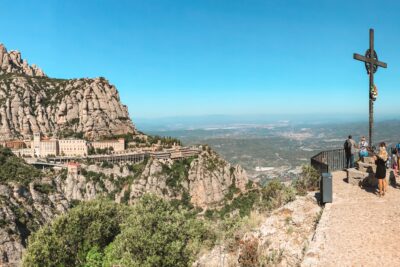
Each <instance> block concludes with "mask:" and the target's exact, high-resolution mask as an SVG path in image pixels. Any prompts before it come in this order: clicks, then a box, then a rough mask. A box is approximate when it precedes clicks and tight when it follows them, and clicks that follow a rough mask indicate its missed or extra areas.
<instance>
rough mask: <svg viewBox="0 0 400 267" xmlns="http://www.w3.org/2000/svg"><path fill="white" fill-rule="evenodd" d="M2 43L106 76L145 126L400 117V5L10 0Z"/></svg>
mask: <svg viewBox="0 0 400 267" xmlns="http://www.w3.org/2000/svg"><path fill="white" fill-rule="evenodd" d="M0 7H1V12H0V25H1V27H0V42H1V43H4V44H5V45H6V47H7V48H8V49H9V50H13V49H16V50H20V51H21V52H22V56H23V58H26V59H27V60H28V62H29V63H35V64H37V65H39V66H40V67H41V68H42V69H43V70H44V71H45V72H46V73H47V74H48V75H49V76H51V77H58V78H74V77H97V76H104V77H106V78H107V79H108V80H109V81H110V82H111V83H112V84H115V85H116V86H117V88H118V90H119V92H120V95H121V99H122V102H123V103H124V104H127V105H128V107H129V111H130V115H131V116H132V117H133V118H135V117H139V118H146V117H164V116H182V115H207V114H228V115H236V114H282V113H284V114H319V115H320V114H324V113H326V114H363V113H364V114H365V116H367V114H368V113H367V112H368V76H367V74H366V71H365V68H364V65H363V63H361V62H359V61H355V60H353V58H352V55H353V53H354V52H357V53H362V54H363V53H364V52H365V50H366V49H367V48H368V30H369V28H370V27H373V28H374V29H375V47H376V50H377V52H378V56H379V59H380V60H382V61H385V62H387V63H388V69H379V70H378V72H377V73H376V78H375V81H376V84H377V87H378V90H379V96H378V100H377V102H376V105H375V106H376V113H377V114H381V115H382V114H395V113H398V112H399V111H400V91H399V90H398V88H399V86H400V48H399V47H400V27H399V26H400V17H399V14H400V13H399V12H400V1H377V0H374V1H349V0H346V1H333V0H331V1H328V0H315V1H302V0H292V1H286V0H275V1H272V0H271V1H266V0H264V1H253V0H246V1H244V0H243V1H239V0H226V1H222V0H198V1H194V0H191V1H188V0H182V1H173V0H159V1H152V0H142V1H133V0H131V1H122V0H118V1H111V0H109V1H85V0H80V1H72V0H69V1H67V0H65V1H57V0H48V1H46V0H41V1H19V0H0Z"/></svg>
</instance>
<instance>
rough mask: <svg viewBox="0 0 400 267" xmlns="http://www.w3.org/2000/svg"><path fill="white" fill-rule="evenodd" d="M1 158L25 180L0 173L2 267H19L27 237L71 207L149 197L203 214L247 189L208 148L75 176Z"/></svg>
mask: <svg viewBox="0 0 400 267" xmlns="http://www.w3.org/2000/svg"><path fill="white" fill-rule="evenodd" d="M3 156H4V152H2V153H0V168H3V169H5V170H7V169H8V168H9V167H10V166H9V164H11V163H12V166H13V167H14V169H15V167H16V166H18V169H20V170H23V173H24V175H23V176H21V174H19V175H13V176H15V178H13V177H11V178H6V177H5V176H2V172H1V171H0V203H1V205H0V225H1V227H0V266H18V264H19V262H20V259H21V257H22V253H23V251H24V249H25V247H26V241H27V237H28V236H29V235H30V234H31V233H32V232H33V231H36V230H37V229H38V228H39V227H40V226H41V225H43V224H44V223H46V222H49V221H51V220H52V219H53V218H54V217H55V216H57V215H58V214H62V213H65V212H66V211H68V209H69V208H70V207H71V205H72V204H73V203H77V202H80V201H89V200H93V199H96V198H98V197H106V198H110V199H113V200H115V201H116V202H119V203H133V202H135V201H136V200H138V199H139V198H140V197H141V196H142V195H144V194H146V193H152V194H155V195H157V196H160V197H162V198H165V199H168V200H174V201H178V203H181V205H187V206H192V207H195V208H197V209H199V210H203V211H205V210H207V209H209V208H218V207H221V206H222V205H223V204H224V199H225V196H226V195H227V193H228V192H229V191H230V190H231V188H235V191H236V192H245V191H246V190H247V189H246V185H248V179H247V176H246V173H245V171H244V170H243V169H242V168H241V167H240V166H233V165H231V164H229V163H228V162H226V161H225V160H223V159H221V158H220V157H219V156H218V155H217V154H216V153H215V152H214V151H212V150H211V149H210V148H209V147H206V146H205V147H204V149H203V151H202V152H201V153H200V154H199V155H198V156H197V157H195V158H191V159H186V160H180V161H175V162H174V161H171V160H159V159H153V158H149V159H146V160H145V161H144V162H141V163H138V164H126V163H125V164H121V165H118V164H105V165H104V164H82V165H81V171H80V173H79V174H73V173H67V170H66V169H64V170H62V171H46V172H45V173H43V172H40V174H38V171H36V170H35V169H33V168H32V167H30V166H29V165H27V164H25V163H24V162H23V161H22V160H20V159H17V158H16V157H14V156H10V155H8V156H7V155H6V156H7V157H5V158H6V159H5V160H4V161H2V158H4V157H3ZM1 162H3V164H2V165H1ZM15 164H17V165H15ZM10 172H11V171H10ZM31 175H32V176H31ZM7 177H8V176H7ZM21 177H23V179H22V178H21Z"/></svg>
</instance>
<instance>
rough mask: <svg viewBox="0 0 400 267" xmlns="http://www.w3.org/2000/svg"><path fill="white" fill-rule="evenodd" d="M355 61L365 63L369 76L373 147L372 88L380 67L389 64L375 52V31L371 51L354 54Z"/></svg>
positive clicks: (372, 35) (370, 135) (371, 30)
mask: <svg viewBox="0 0 400 267" xmlns="http://www.w3.org/2000/svg"><path fill="white" fill-rule="evenodd" d="M353 58H354V59H357V60H360V61H363V62H365V68H366V69H367V73H368V74H369V90H368V92H369V146H370V147H372V129H373V126H374V99H373V98H372V92H371V91H372V88H373V87H374V73H375V72H376V71H377V70H378V66H379V67H382V68H386V67H387V64H386V63H384V62H380V61H379V60H378V55H377V54H376V51H375V50H374V29H369V49H368V50H367V51H366V52H365V56H362V55H359V54H354V55H353Z"/></svg>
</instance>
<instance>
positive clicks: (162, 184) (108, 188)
mask: <svg viewBox="0 0 400 267" xmlns="http://www.w3.org/2000/svg"><path fill="white" fill-rule="evenodd" d="M178 165H179V166H178ZM137 166H141V167H138V168H137V170H134V171H132V170H129V168H128V167H129V165H121V166H118V165H114V166H113V168H101V167H100V166H98V165H89V166H83V168H84V169H85V170H86V172H85V171H84V172H82V174H81V175H77V176H72V175H67V178H66V179H65V180H62V179H61V178H60V177H61V176H59V177H58V178H57V179H58V180H57V183H58V184H60V188H61V190H62V192H63V193H64V195H65V196H66V198H67V199H69V200H91V199H95V198H96V197H98V196H100V195H101V196H103V195H110V194H112V195H114V198H115V200H116V201H117V202H122V201H127V202H128V203H132V202H134V201H135V200H136V199H138V198H140V197H141V196H142V195H143V194H146V193H152V194H155V195H157V196H160V197H163V198H165V199H169V200H170V199H181V198H182V196H183V195H184V194H187V195H188V196H189V197H190V202H191V204H192V205H194V206H196V207H199V208H202V209H208V208H212V207H217V206H219V205H221V203H222V202H223V200H224V197H225V195H226V194H227V193H228V191H229V188H230V187H232V186H234V187H236V188H237V189H238V190H239V192H245V191H246V185H247V183H248V178H247V175H246V172H245V171H244V170H243V169H242V168H241V167H240V166H238V165H236V166H232V165H231V164H230V163H228V162H226V161H225V160H223V159H221V158H220V157H219V156H218V155H217V154H216V153H215V152H214V151H212V150H210V149H209V148H207V149H204V150H203V151H202V153H200V155H199V156H198V157H197V158H194V159H192V160H187V161H184V162H174V161H172V160H160V159H153V158H150V159H149V160H148V161H147V162H143V163H140V164H139V165H137ZM177 168H181V170H182V169H183V168H184V169H185V173H184V175H183V176H182V177H179V178H177V177H176V175H177V174H176V173H174V169H177ZM88 172H92V173H91V174H89V173H88ZM85 173H86V174H85ZM93 173H97V174H98V177H100V176H99V175H100V174H101V175H103V176H102V179H101V181H100V179H92V178H91V176H93V175H94V174H93ZM175 179H176V180H175ZM123 199H124V200H123Z"/></svg>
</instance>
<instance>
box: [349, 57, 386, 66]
mask: <svg viewBox="0 0 400 267" xmlns="http://www.w3.org/2000/svg"><path fill="white" fill-rule="evenodd" d="M353 58H354V59H356V60H359V61H363V62H368V63H371V64H373V65H378V66H379V67H382V68H387V64H386V63H385V62H381V61H377V60H375V59H373V58H368V57H365V56H362V55H360V54H353Z"/></svg>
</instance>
